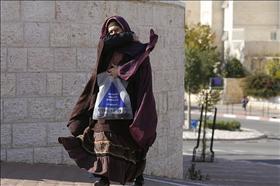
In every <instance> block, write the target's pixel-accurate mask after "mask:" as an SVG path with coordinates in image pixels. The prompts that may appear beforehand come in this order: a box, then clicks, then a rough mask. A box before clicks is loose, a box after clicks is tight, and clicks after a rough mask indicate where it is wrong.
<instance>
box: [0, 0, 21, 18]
mask: <svg viewBox="0 0 280 186" xmlns="http://www.w3.org/2000/svg"><path fill="white" fill-rule="evenodd" d="M19 20H20V1H1V21H4V22H5V21H19Z"/></svg>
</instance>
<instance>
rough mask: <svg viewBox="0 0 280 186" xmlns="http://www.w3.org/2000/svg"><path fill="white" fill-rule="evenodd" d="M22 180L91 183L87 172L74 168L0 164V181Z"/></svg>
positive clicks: (10, 163)
mask: <svg viewBox="0 0 280 186" xmlns="http://www.w3.org/2000/svg"><path fill="white" fill-rule="evenodd" d="M2 178H7V179H22V180H36V181H42V180H57V181H67V182H68V181H69V182H86V183H90V182H93V179H90V178H89V176H88V174H87V172H86V171H83V170H81V169H79V168H78V167H76V166H69V165H68V166H65V165H51V164H36V166H34V164H27V163H12V162H9V163H6V162H1V179H2Z"/></svg>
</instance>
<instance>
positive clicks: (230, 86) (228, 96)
mask: <svg viewBox="0 0 280 186" xmlns="http://www.w3.org/2000/svg"><path fill="white" fill-rule="evenodd" d="M243 80H244V78H224V90H223V95H222V102H223V104H228V103H240V101H241V99H242V98H243V96H244V94H243V89H242V81H243Z"/></svg>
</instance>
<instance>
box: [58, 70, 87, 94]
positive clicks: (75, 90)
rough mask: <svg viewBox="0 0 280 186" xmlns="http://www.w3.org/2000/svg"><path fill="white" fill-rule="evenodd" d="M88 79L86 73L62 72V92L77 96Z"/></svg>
mask: <svg viewBox="0 0 280 186" xmlns="http://www.w3.org/2000/svg"><path fill="white" fill-rule="evenodd" d="M87 81H88V78H87V74H86V73H65V74H63V86H62V87H63V88H62V94H63V95H64V96H75V95H77V96H79V95H80V94H81V93H82V91H83V89H84V87H85V85H86V83H87Z"/></svg>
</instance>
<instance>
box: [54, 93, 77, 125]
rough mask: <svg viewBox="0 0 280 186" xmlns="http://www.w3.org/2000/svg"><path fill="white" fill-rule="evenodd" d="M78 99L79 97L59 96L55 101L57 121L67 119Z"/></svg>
mask: <svg viewBox="0 0 280 186" xmlns="http://www.w3.org/2000/svg"><path fill="white" fill-rule="evenodd" d="M77 101H78V97H77V96H74V97H66V96H65V97H58V98H56V103H55V108H56V110H55V114H56V116H55V117H56V121H67V120H68V119H69V116H70V114H71V112H72V110H73V108H74V106H75V103H76V102H77Z"/></svg>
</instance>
